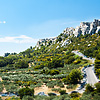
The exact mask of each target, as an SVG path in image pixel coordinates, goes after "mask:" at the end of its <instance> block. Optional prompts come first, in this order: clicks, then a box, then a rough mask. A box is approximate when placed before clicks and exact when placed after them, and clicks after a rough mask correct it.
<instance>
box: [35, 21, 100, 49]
mask: <svg viewBox="0 0 100 100" xmlns="http://www.w3.org/2000/svg"><path fill="white" fill-rule="evenodd" d="M99 31H100V19H94V20H93V22H81V23H80V26H77V27H76V28H73V27H70V28H66V29H64V31H63V32H62V33H61V34H62V36H61V38H62V39H63V38H64V37H66V36H67V37H70V36H75V37H79V36H80V35H81V34H82V35H85V34H90V35H93V34H95V33H98V32H99ZM63 36H64V37H63ZM58 38H59V37H55V38H50V39H48V38H47V39H40V40H39V41H38V42H37V45H36V47H39V48H40V45H45V46H46V45H49V44H50V43H55V41H56V40H57V39H58ZM61 43H62V46H64V45H66V44H69V43H71V41H69V39H67V40H65V41H61Z"/></svg>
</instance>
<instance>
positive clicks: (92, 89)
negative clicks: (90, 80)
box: [85, 84, 94, 92]
mask: <svg viewBox="0 0 100 100" xmlns="http://www.w3.org/2000/svg"><path fill="white" fill-rule="evenodd" d="M93 91H94V88H93V87H92V86H91V85H90V84H87V85H86V90H85V92H93Z"/></svg>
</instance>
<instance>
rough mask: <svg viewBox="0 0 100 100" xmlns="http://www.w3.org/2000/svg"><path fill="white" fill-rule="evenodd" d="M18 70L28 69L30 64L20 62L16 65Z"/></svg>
mask: <svg viewBox="0 0 100 100" xmlns="http://www.w3.org/2000/svg"><path fill="white" fill-rule="evenodd" d="M15 67H16V68H28V62H27V61H24V60H22V61H21V60H20V61H18V62H17V63H16V64H15Z"/></svg>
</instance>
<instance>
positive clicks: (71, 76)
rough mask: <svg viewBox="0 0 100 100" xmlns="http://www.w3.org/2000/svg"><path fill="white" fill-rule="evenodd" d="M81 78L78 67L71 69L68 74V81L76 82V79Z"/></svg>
mask: <svg viewBox="0 0 100 100" xmlns="http://www.w3.org/2000/svg"><path fill="white" fill-rule="evenodd" d="M82 78H83V77H82V73H81V71H80V70H78V69H73V70H72V71H71V72H70V74H69V79H70V82H71V83H73V84H76V83H78V81H79V80H81V79H82Z"/></svg>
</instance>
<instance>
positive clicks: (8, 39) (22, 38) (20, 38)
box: [0, 35, 38, 43]
mask: <svg viewBox="0 0 100 100" xmlns="http://www.w3.org/2000/svg"><path fill="white" fill-rule="evenodd" d="M37 41H38V39H33V38H31V37H28V36H26V35H20V36H16V37H3V38H0V42H11V43H36V42H37Z"/></svg>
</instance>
